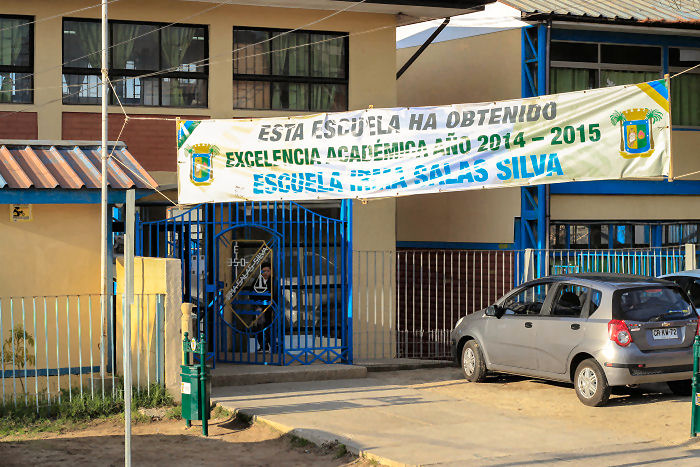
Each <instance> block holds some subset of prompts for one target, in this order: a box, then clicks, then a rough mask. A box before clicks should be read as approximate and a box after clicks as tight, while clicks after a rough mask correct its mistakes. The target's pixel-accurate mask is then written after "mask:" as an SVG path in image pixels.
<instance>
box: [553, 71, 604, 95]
mask: <svg viewBox="0 0 700 467" xmlns="http://www.w3.org/2000/svg"><path fill="white" fill-rule="evenodd" d="M595 73H596V72H595V70H587V69H585V68H551V69H550V72H549V91H550V92H551V93H552V94H556V93H560V92H571V91H583V90H585V89H593V88H594V87H595V86H596V82H595Z"/></svg>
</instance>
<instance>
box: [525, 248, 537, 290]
mask: <svg viewBox="0 0 700 467" xmlns="http://www.w3.org/2000/svg"><path fill="white" fill-rule="evenodd" d="M523 261H524V264H523V281H522V283H525V282H527V281H531V280H533V279H534V278H535V250H533V249H532V248H527V249H525V258H524V260H523Z"/></svg>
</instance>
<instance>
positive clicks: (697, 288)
mask: <svg viewBox="0 0 700 467" xmlns="http://www.w3.org/2000/svg"><path fill="white" fill-rule="evenodd" d="M686 292H687V293H688V297H690V301H691V302H693V306H694V307H695V308H700V279H691V280H690V282H689V283H688V288H687V289H686Z"/></svg>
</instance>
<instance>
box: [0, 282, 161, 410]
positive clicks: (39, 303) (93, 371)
mask: <svg viewBox="0 0 700 467" xmlns="http://www.w3.org/2000/svg"><path fill="white" fill-rule="evenodd" d="M164 297H165V296H164V295H160V294H150V295H149V294H144V295H135V296H134V298H135V303H134V305H133V307H132V316H133V319H132V336H133V337H132V349H131V350H132V351H131V356H132V362H133V363H132V365H133V368H134V371H135V374H134V383H135V388H136V390H141V389H143V390H146V391H149V390H150V389H149V386H150V384H151V383H153V382H158V383H162V382H163V376H164V373H163V371H164V370H163V368H164V341H163V324H164V303H165V300H164ZM101 299H102V296H100V295H98V294H96V295H87V294H86V295H59V296H41V297H7V298H0V362H2V368H1V369H0V386H1V388H2V389H1V391H2V403H3V404H8V403H10V404H17V403H18V401H19V402H23V403H24V404H25V405H26V404H35V405H36V407H37V410H38V408H39V407H40V406H41V405H46V404H51V403H55V402H61V399H62V398H69V399H72V398H73V397H74V396H80V397H83V396H84V395H88V396H90V397H105V396H106V395H111V396H117V397H119V394H116V392H117V390H118V389H117V388H118V387H119V375H120V373H121V371H120V370H121V368H122V358H123V357H122V350H123V345H122V330H123V326H122V308H121V297H115V296H113V295H108V296H105V299H106V300H107V303H108V306H107V310H108V312H107V316H102V314H101ZM115 310H119V312H118V313H116V312H115Z"/></svg>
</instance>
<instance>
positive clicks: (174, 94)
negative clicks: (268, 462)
mask: <svg viewBox="0 0 700 467" xmlns="http://www.w3.org/2000/svg"><path fill="white" fill-rule="evenodd" d="M165 26H166V25H164V24H157V23H134V22H127V21H111V22H110V23H109V34H110V44H112V49H111V50H110V54H109V60H110V64H109V73H110V79H111V80H112V84H113V85H114V89H115V91H116V93H117V95H118V96H119V99H120V100H121V102H122V104H124V105H143V106H162V107H206V106H207V87H208V65H207V61H208V60H207V58H208V47H209V46H208V36H207V28H206V26H197V25H175V26H167V27H165ZM100 49H101V31H100V23H99V21H94V20H78V19H70V20H68V19H67V20H64V21H63V62H64V63H65V64H64V65H63V103H64V104H98V103H99V102H100V99H101V86H100V82H101V79H100V66H101V54H100ZM155 73H157V75H156V76H152V75H153V74H155ZM149 75H151V76H149ZM111 103H112V104H116V103H117V99H116V98H115V97H114V96H112V97H111Z"/></svg>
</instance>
